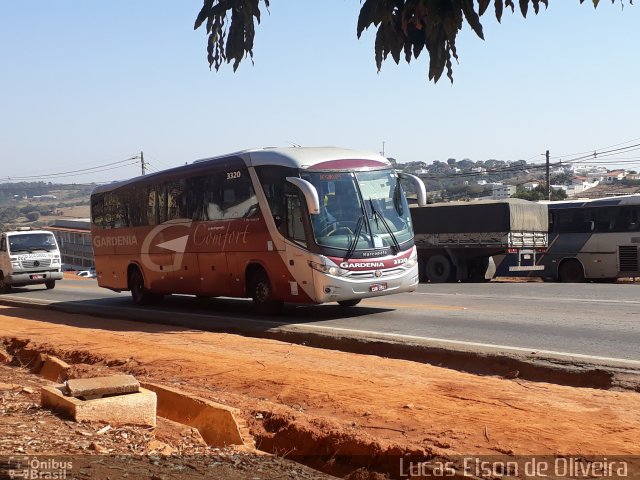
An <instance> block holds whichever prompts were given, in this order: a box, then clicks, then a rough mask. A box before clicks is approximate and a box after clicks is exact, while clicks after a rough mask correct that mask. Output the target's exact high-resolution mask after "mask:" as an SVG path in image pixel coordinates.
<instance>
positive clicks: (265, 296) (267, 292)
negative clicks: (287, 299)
mask: <svg viewBox="0 0 640 480" xmlns="http://www.w3.org/2000/svg"><path fill="white" fill-rule="evenodd" d="M249 289H250V294H251V298H252V299H253V305H254V308H255V310H256V312H257V313H264V314H274V313H278V312H279V311H280V310H281V309H282V307H283V305H284V302H281V301H278V300H274V299H273V290H272V288H271V282H270V281H269V277H268V276H267V274H266V272H265V271H264V270H257V271H255V272H254V273H253V275H252V278H251V281H250V283H249Z"/></svg>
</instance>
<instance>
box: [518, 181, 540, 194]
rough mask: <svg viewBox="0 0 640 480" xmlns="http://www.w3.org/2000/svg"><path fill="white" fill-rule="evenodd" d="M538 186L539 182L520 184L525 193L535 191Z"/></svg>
mask: <svg viewBox="0 0 640 480" xmlns="http://www.w3.org/2000/svg"><path fill="white" fill-rule="evenodd" d="M538 185H540V182H527V183H523V184H522V188H524V189H525V190H526V191H527V192H531V191H532V190H535V189H536V188H537V187H538Z"/></svg>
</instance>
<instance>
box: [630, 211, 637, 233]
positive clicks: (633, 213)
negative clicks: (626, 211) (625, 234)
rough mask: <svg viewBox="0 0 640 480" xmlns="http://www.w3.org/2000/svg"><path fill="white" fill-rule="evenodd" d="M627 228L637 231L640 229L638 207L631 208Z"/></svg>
mask: <svg viewBox="0 0 640 480" xmlns="http://www.w3.org/2000/svg"><path fill="white" fill-rule="evenodd" d="M629 230H631V231H633V232H637V231H638V230H640V207H632V208H631V224H630V225H629Z"/></svg>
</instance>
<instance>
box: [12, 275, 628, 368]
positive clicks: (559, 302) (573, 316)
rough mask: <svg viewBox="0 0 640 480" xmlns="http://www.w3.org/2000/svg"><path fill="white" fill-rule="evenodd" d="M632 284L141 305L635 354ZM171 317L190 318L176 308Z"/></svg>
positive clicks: (84, 286)
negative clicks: (262, 304) (259, 307)
mask: <svg viewBox="0 0 640 480" xmlns="http://www.w3.org/2000/svg"><path fill="white" fill-rule="evenodd" d="M639 293H640V285H638V284H595V283H594V284H580V285H571V284H553V283H495V282H491V283H488V284H439V285H435V284H434V285H432V284H426V285H420V287H419V289H418V291H416V292H414V293H410V294H400V295H394V296H389V297H379V298H375V299H369V300H366V301H363V302H362V303H361V304H360V305H359V306H357V307H352V308H343V307H339V306H337V305H335V304H327V305H319V306H288V307H287V308H286V309H285V311H284V312H283V314H282V315H280V316H279V317H277V318H273V317H271V318H268V317H255V316H254V315H252V314H251V302H250V301H248V300H233V299H211V300H207V301H202V300H198V299H196V298H194V297H188V296H178V295H174V296H171V297H167V298H165V300H164V301H163V303H162V304H161V306H156V307H149V309H150V310H161V311H163V312H167V311H169V312H171V311H175V312H179V313H197V314H199V315H198V317H200V318H202V315H205V316H206V315H212V316H213V315H215V316H217V317H220V316H223V317H226V318H228V319H229V322H230V325H237V324H240V323H241V322H242V321H243V320H244V321H246V322H248V321H250V320H251V321H256V320H257V321H259V322H264V323H265V327H271V326H276V325H277V326H282V325H305V327H306V328H313V329H314V330H317V331H320V332H325V333H338V334H340V333H348V334H350V335H353V334H356V335H360V334H362V335H367V334H371V333H373V334H375V335H382V336H388V337H389V338H394V339H398V338H400V339H405V340H409V341H410V340H411V339H413V338H416V337H417V338H419V339H428V340H432V341H444V342H445V343H446V342H471V343H473V344H484V345H492V346H507V347H517V348H523V349H530V350H531V351H552V352H562V353H569V354H578V355H588V356H597V357H606V358H614V359H623V360H640V300H639V298H640V295H639ZM2 297H3V298H6V299H10V298H11V299H30V300H35V301H42V300H46V301H51V302H63V303H65V304H69V305H74V306H82V305H89V306H96V305H100V306H102V307H103V309H104V311H105V312H108V309H109V308H110V307H131V306H132V302H131V299H130V297H129V295H128V294H127V293H121V294H117V293H114V292H110V291H109V290H105V289H102V288H100V287H98V286H97V283H96V281H95V280H89V279H82V280H80V279H78V280H75V279H74V280H69V279H66V280H64V281H61V282H58V284H57V286H56V288H55V290H45V289H44V288H42V287H39V286H38V287H29V288H21V289H15V290H14V291H13V292H12V293H9V294H5V295H3V296H2ZM136 308H139V307H136ZM176 323H178V324H181V325H184V326H186V327H190V326H193V325H190V324H189V321H188V320H181V319H180V317H179V316H176ZM198 325H199V326H198V328H201V324H198ZM471 347H472V348H473V347H475V345H472V346H471Z"/></svg>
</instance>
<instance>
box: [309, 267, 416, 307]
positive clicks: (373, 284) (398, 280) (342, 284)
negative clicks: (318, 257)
mask: <svg viewBox="0 0 640 480" xmlns="http://www.w3.org/2000/svg"><path fill="white" fill-rule="evenodd" d="M314 287H315V295H316V299H315V300H316V301H317V302H318V303H326V302H339V301H342V300H353V299H358V298H370V297H379V296H382V295H392V294H394V293H403V292H413V291H414V290H415V289H416V288H418V265H414V266H413V267H411V268H408V269H406V270H404V272H402V273H401V274H398V275H393V276H382V277H380V278H367V279H357V280H354V279H353V278H350V277H333V276H330V275H324V274H321V273H319V272H314Z"/></svg>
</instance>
